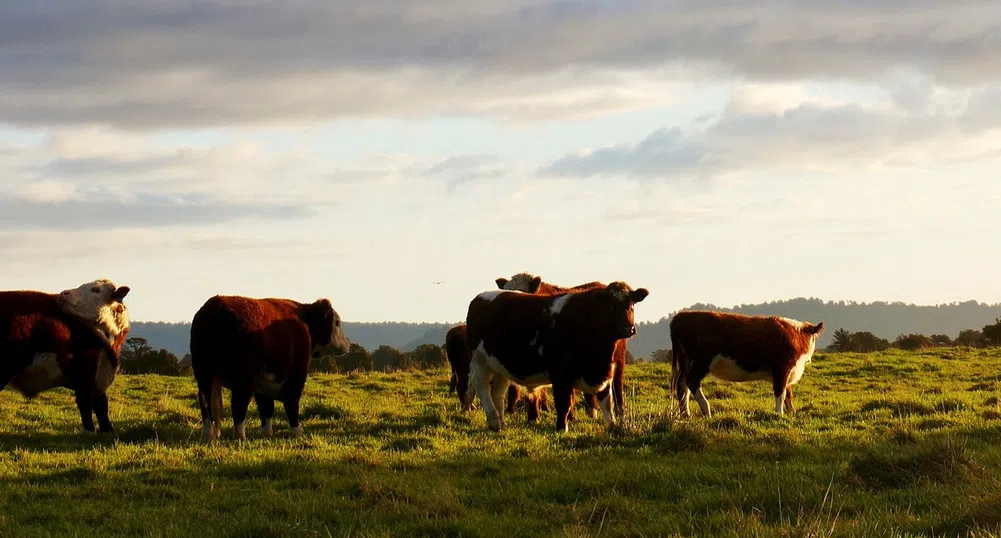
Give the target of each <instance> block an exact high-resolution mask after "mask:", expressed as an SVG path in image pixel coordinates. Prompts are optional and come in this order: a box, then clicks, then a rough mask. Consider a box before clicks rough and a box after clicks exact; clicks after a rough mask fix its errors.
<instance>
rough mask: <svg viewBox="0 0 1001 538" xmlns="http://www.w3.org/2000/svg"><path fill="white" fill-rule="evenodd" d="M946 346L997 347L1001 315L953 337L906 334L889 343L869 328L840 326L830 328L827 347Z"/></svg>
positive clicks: (860, 350)
mask: <svg viewBox="0 0 1001 538" xmlns="http://www.w3.org/2000/svg"><path fill="white" fill-rule="evenodd" d="M950 346H965V347H1001V318H997V319H995V320H994V323H989V324H987V325H984V326H983V328H982V329H980V330H979V331H978V330H976V329H964V330H962V331H959V335H958V336H956V338H949V335H946V334H932V335H925V334H921V333H907V334H900V335H898V336H897V337H896V338H895V339H894V340H893V341H892V342H891V341H889V340H887V339H886V338H880V337H878V336H876V335H874V334H872V333H871V332H869V331H854V332H852V331H848V330H846V329H843V328H841V329H837V330H836V331H834V334H833V335H832V337H831V344H830V345H829V346H828V347H827V350H828V351H841V352H857V353H871V352H874V351H883V350H886V349H890V348H897V349H904V350H917V349H926V348H931V347H950Z"/></svg>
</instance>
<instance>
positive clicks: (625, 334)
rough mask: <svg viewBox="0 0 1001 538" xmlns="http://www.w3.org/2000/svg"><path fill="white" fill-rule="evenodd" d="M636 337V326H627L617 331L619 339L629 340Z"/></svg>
mask: <svg viewBox="0 0 1001 538" xmlns="http://www.w3.org/2000/svg"><path fill="white" fill-rule="evenodd" d="M633 336H636V325H629V326H628V327H623V328H621V329H619V338H631V337H633Z"/></svg>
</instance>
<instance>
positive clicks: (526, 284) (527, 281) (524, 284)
mask: <svg viewBox="0 0 1001 538" xmlns="http://www.w3.org/2000/svg"><path fill="white" fill-rule="evenodd" d="M534 281H535V275H531V274H528V273H518V274H516V275H514V276H512V277H511V279H510V280H508V281H507V284H504V289H505V290H510V291H520V292H524V293H531V290H532V287H533V286H534V284H535V282H534Z"/></svg>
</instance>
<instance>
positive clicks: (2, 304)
mask: <svg viewBox="0 0 1001 538" xmlns="http://www.w3.org/2000/svg"><path fill="white" fill-rule="evenodd" d="M128 293H129V288H128V287H127V286H116V285H115V284H114V283H112V282H111V281H109V280H106V279H100V280H95V281H93V282H87V283H85V284H82V285H80V286H79V287H77V288H75V289H68V290H65V291H63V292H62V293H60V294H58V295H56V294H52V293H44V292H40V291H3V292H0V389H2V388H4V387H6V386H7V385H8V384H9V385H10V386H12V387H13V388H14V389H16V390H17V391H18V392H20V393H21V394H22V395H24V396H25V397H27V398H29V399H30V398H34V397H35V396H36V395H38V394H39V393H41V392H43V391H46V390H49V389H52V388H56V387H65V388H68V389H70V390H72V391H73V392H74V396H75V400H76V405H77V409H78V410H79V411H80V420H81V423H82V426H83V429H84V431H85V432H88V433H94V432H95V427H94V416H95V415H96V416H97V423H98V424H97V425H98V427H99V428H100V431H101V433H110V432H113V431H114V427H113V426H112V425H111V420H110V419H109V417H108V396H107V392H106V391H107V390H108V387H109V386H111V383H112V382H113V381H114V379H115V374H116V373H117V372H118V364H119V363H118V356H119V353H120V352H121V349H122V345H123V344H124V343H125V338H126V336H128V333H129V316H128V309H127V308H126V307H125V304H124V303H122V300H123V299H125V296H126V295H127V294H128Z"/></svg>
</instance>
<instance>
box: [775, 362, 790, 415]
mask: <svg viewBox="0 0 1001 538" xmlns="http://www.w3.org/2000/svg"><path fill="white" fill-rule="evenodd" d="M788 380H789V372H783V371H775V372H772V391H773V392H774V393H775V412H776V413H778V414H780V415H783V414H785V405H784V404H785V400H786V382H787V381H788Z"/></svg>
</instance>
